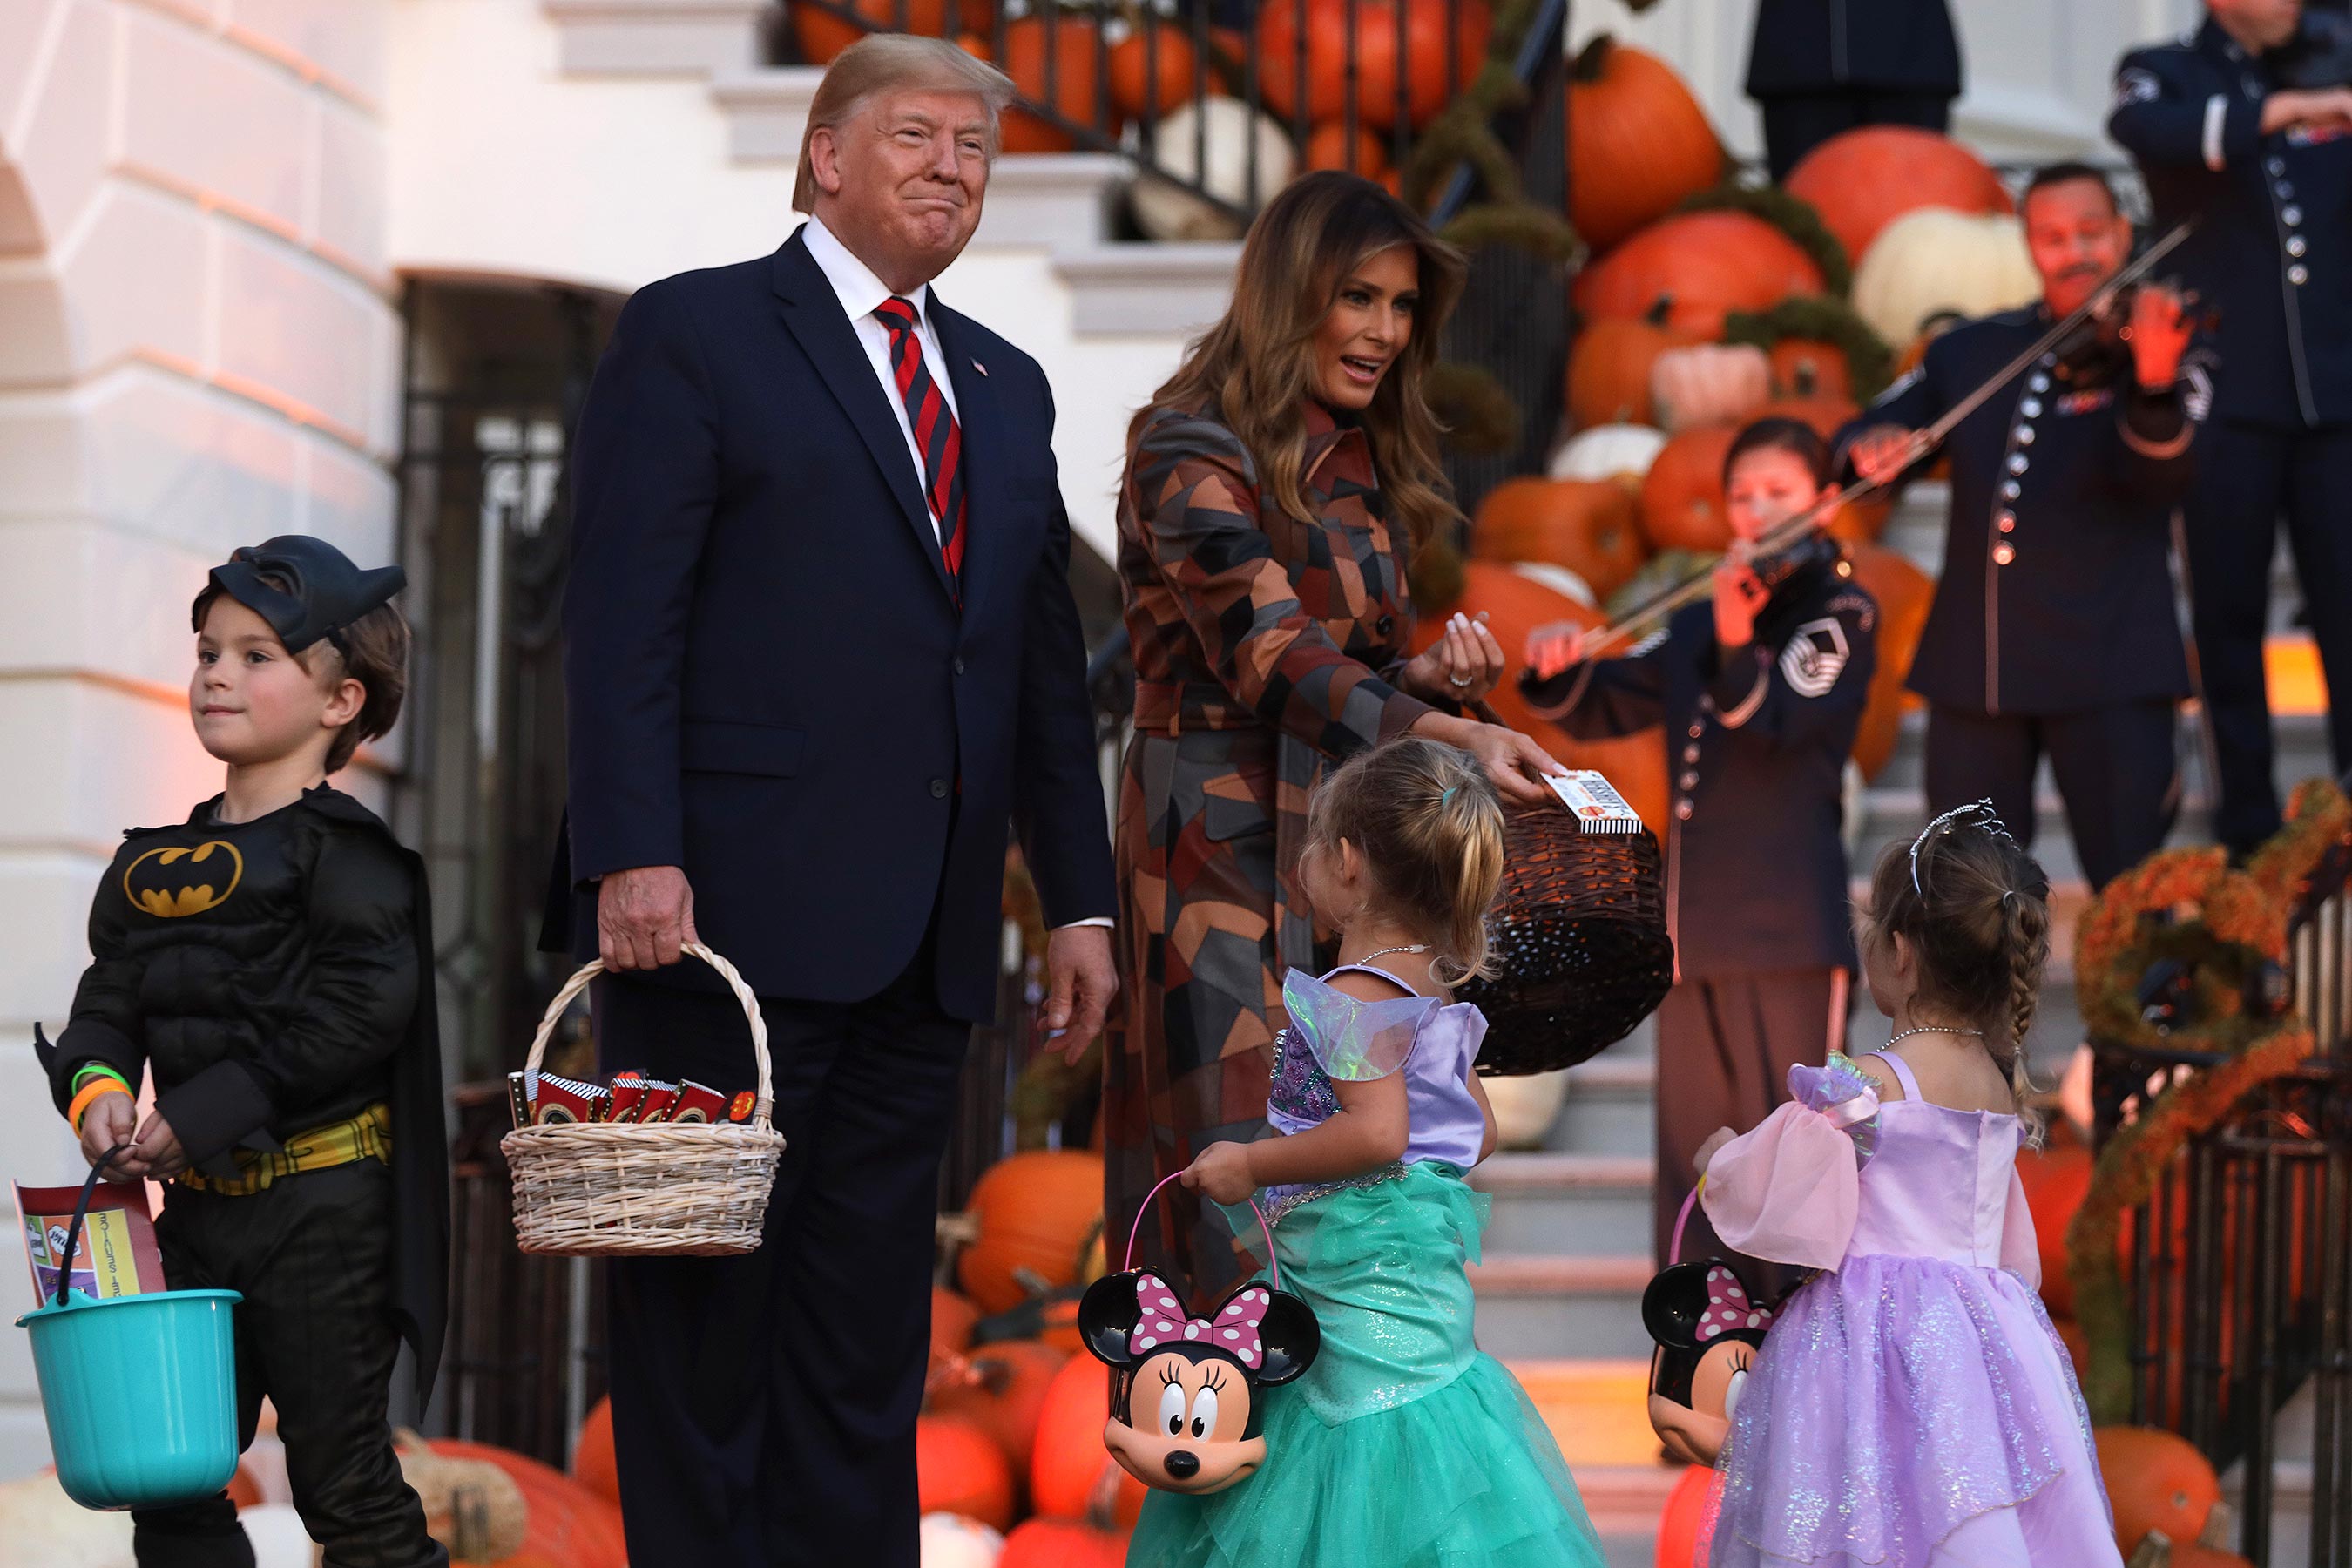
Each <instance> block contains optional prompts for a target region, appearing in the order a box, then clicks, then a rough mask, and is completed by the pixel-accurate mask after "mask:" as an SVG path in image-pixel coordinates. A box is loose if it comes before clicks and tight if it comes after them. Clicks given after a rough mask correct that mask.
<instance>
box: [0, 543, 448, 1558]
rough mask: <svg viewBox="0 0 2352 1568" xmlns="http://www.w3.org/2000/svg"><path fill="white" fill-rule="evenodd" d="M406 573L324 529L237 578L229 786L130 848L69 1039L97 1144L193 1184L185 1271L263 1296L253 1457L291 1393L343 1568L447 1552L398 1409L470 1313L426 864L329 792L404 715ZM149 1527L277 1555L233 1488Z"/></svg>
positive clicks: (107, 901) (67, 1082)
mask: <svg viewBox="0 0 2352 1568" xmlns="http://www.w3.org/2000/svg"><path fill="white" fill-rule="evenodd" d="M403 585H404V577H403V575H402V574H401V572H400V570H399V568H397V567H384V568H382V569H379V570H376V571H372V572H363V571H361V570H360V569H358V568H357V567H355V566H354V565H352V563H351V561H350V560H348V559H347V558H346V557H345V556H344V555H343V554H342V552H340V551H338V550H336V549H335V548H334V547H333V546H332V545H331V544H328V543H326V542H323V541H320V540H317V539H311V538H308V537H303V536H299V535H297V536H288V537H283V538H278V539H273V540H270V541H269V542H267V543H265V544H262V545H259V546H257V547H251V548H247V549H241V550H239V551H237V552H236V554H235V555H233V556H232V557H231V558H230V559H229V561H228V562H227V563H226V564H225V565H222V566H218V567H215V569H214V570H213V573H212V576H211V581H210V582H209V584H207V585H206V587H205V591H204V593H202V594H201V595H198V596H197V598H196V601H195V605H194V622H195V629H196V633H197V639H198V640H197V653H196V671H195V675H194V679H193V680H192V681H191V683H190V686H189V693H188V697H189V707H190V713H191V717H192V719H193V720H194V724H195V728H196V731H197V735H198V738H199V739H200V740H201V741H202V742H204V744H205V749H206V750H207V751H208V752H211V753H212V754H213V755H214V756H215V757H217V758H219V759H220V760H221V761H223V762H224V763H226V764H227V780H226V788H225V789H224V791H223V792H222V793H221V794H220V795H215V796H214V797H213V798H212V799H211V800H208V801H206V802H205V803H204V804H203V805H199V806H197V807H196V808H195V809H194V811H193V812H191V813H190V814H189V816H188V819H187V820H186V821H185V822H184V823H182V824H180V825H179V826H173V827H156V828H133V829H131V831H130V832H129V833H127V834H126V835H125V836H124V842H123V845H122V847H121V850H120V851H119V852H118V853H117V854H116V855H115V858H114V862H113V864H112V865H110V867H108V868H107V871H106V875H105V877H104V878H103V879H101V880H100V884H99V889H98V896H97V899H96V900H95V902H94V903H93V904H92V906H91V909H90V918H89V946H90V952H91V954H92V960H93V961H92V963H90V966H89V969H88V970H87V971H86V972H85V973H83V975H82V979H81V984H80V986H79V989H78V990H77V991H76V993H75V995H74V1006H73V1016H72V1018H71V1020H70V1021H69V1022H68V1024H67V1026H66V1027H65V1030H64V1032H63V1033H62V1034H61V1035H60V1036H59V1037H58V1040H57V1043H56V1045H55V1046H54V1047H50V1046H49V1045H48V1044H47V1042H46V1041H41V1042H40V1045H41V1047H42V1048H41V1057H42V1065H43V1066H44V1068H47V1071H48V1075H49V1081H50V1087H51V1091H52V1093H53V1094H54V1095H55V1097H56V1100H57V1103H58V1110H60V1111H63V1112H65V1113H66V1114H67V1115H68V1118H69V1119H70V1120H71V1121H73V1123H74V1128H75V1131H76V1132H77V1133H78V1134H79V1137H80V1138H81V1141H82V1149H83V1152H84V1153H85V1155H87V1156H88V1157H89V1159H90V1160H91V1161H92V1162H93V1163H95V1162H97V1161H99V1160H100V1159H101V1158H104V1157H105V1156H106V1154H107V1152H108V1151H110V1150H112V1149H115V1148H117V1146H118V1145H128V1147H127V1149H125V1150H124V1151H123V1152H121V1153H119V1154H117V1155H116V1157H115V1158H114V1160H113V1162H112V1163H111V1164H110V1167H109V1170H108V1174H109V1175H110V1176H111V1177H114V1178H116V1179H119V1180H134V1179H137V1178H140V1177H142V1176H143V1177H152V1178H154V1179H157V1180H170V1181H172V1182H173V1185H172V1187H171V1190H170V1192H169V1193H168V1194H167V1195H166V1197H165V1199H164V1204H163V1215H162V1217H161V1218H160V1219H159V1220H158V1221H157V1224H156V1231H157V1235H158V1237H159V1239H160V1241H161V1243H162V1247H163V1271H164V1277H165V1279H166V1281H167V1282H168V1283H169V1284H170V1285H171V1286H172V1287H173V1288H174V1289H192V1288H200V1287H214V1288H226V1289H234V1290H237V1291H241V1292H243V1295H244V1300H242V1301H240V1302H239V1303H238V1304H237V1306H236V1310H235V1321H236V1382H237V1415H238V1424H239V1433H238V1436H239V1440H240V1442H241V1443H250V1442H251V1441H252V1439H253V1433H254V1426H255V1423H256V1420H257V1415H258V1412H259V1409H260V1405H261V1401H262V1399H263V1397H264V1396H265V1395H266V1396H268V1398H269V1399H270V1401H271V1402H272V1403H273V1404H274V1405H276V1407H277V1411H278V1435H279V1436H280V1437H281V1438H283V1440H284V1442H285V1445H286V1464H287V1473H288V1479H289V1481H290V1482H291V1483H292V1488H293V1493H294V1504H295V1507H296V1508H297V1509H298V1510H299V1511H300V1513H301V1516H302V1521H303V1524H304V1526H305V1527H306V1528H307V1529H308V1530H309V1531H310V1536H311V1538H312V1539H313V1540H315V1541H317V1542H319V1543H320V1545H322V1546H323V1547H324V1548H325V1549H326V1551H325V1561H326V1563H327V1564H328V1565H329V1568H423V1565H425V1564H436V1565H438V1564H445V1563H447V1561H448V1556H447V1553H446V1552H445V1551H444V1550H443V1549H442V1548H441V1547H440V1546H438V1545H436V1543H435V1542H434V1541H433V1540H432V1538H431V1537H430V1536H429V1535H428V1534H427V1533H426V1531H425V1511H424V1509H423V1507H422V1506H421V1505H420V1504H419V1502H418V1500H417V1498H416V1494H415V1492H414V1491H413V1490H411V1489H409V1487H408V1485H407V1483H406V1482H405V1481H404V1479H402V1476H401V1471H400V1464H399V1460H398V1458H397V1457H396V1456H395V1454H394V1449H393V1444H392V1434H391V1429H390V1427H389V1426H388V1425H387V1423H386V1419H385V1414H386V1405H387V1401H388V1397H389V1392H390V1384H391V1379H392V1373H393V1365H394V1358H395V1356H396V1355H397V1354H398V1352H399V1349H400V1345H401V1343H402V1342H403V1341H405V1342H406V1343H407V1344H408V1346H409V1348H410V1350H411V1352H412V1353H413V1355H414V1358H415V1369H416V1374H417V1380H418V1386H419V1389H420V1392H429V1391H430V1389H431V1387H432V1384H433V1376H434V1371H435V1366H436V1362H437V1360H438V1359H439V1354H440V1349H441V1338H442V1331H443V1328H444V1325H445V1321H446V1311H447V1307H446V1303H447V1290H446V1284H447V1265H448V1226H449V1199H448V1175H447V1147H446V1137H445V1134H444V1130H443V1121H442V1099H441V1068H440V1040H439V1034H438V1030H437V1027H436V1019H435V1016H434V1005H433V968H432V951H433V950H432V933H431V917H430V913H429V911H428V910H427V908H426V902H425V873H424V865H423V862H422V861H421V860H419V859H418V858H417V857H416V856H415V855H414V854H412V853H411V852H410V851H409V850H407V849H406V848H404V847H402V846H401V845H400V843H399V842H398V841H397V840H396V839H394V837H393V835H392V831H391V829H390V828H388V827H386V826H384V825H383V822H382V821H381V820H379V819H378V818H377V817H376V816H375V815H374V814H373V813H372V812H370V811H369V810H368V809H367V808H366V807H365V806H363V805H361V804H360V803H359V802H358V801H356V800H353V799H352V797H351V796H350V795H344V794H341V793H340V792H339V791H336V790H334V789H331V788H330V787H329V786H328V784H327V782H326V781H327V778H328V775H330V774H331V773H334V772H336V771H337V770H339V769H340V768H341V767H342V765H343V764H344V763H347V762H349V761H350V759H351V756H352V752H354V751H355V750H356V749H357V748H358V746H359V744H360V742H362V741H363V740H367V739H370V738H372V737H373V736H377V735H381V734H383V732H384V731H386V730H387V729H389V728H390V727H391V725H392V721H393V720H394V718H395V717H397V715H398V713H399V709H400V701H401V697H402V694H403V691H404V688H405V684H406V669H405V665H406V658H407V649H408V629H407V626H406V623H405V622H404V621H402V620H401V618H400V613H399V612H398V611H397V610H396V609H394V608H393V606H392V605H391V599H392V596H393V595H394V594H396V593H398V592H399V591H400V589H401V587H402V586H403ZM36 1037H38V1036H37V1032H36ZM150 1072H152V1075H153V1078H154V1089H155V1105H154V1109H153V1110H152V1112H151V1113H150V1114H149V1115H148V1116H147V1117H146V1118H145V1120H144V1121H143V1122H137V1121H135V1118H136V1116H137V1101H136V1100H135V1098H133V1097H134V1096H135V1095H136V1093H137V1089H138V1085H139V1082H140V1079H141V1077H142V1074H145V1073H150ZM133 1519H134V1521H135V1525H136V1530H135V1534H134V1542H135V1550H136V1552H137V1557H138V1561H139V1563H140V1564H141V1568H251V1564H252V1563H253V1561H254V1556H253V1550H252V1547H251V1546H250V1545H249V1544H248V1543H247V1541H246V1538H245V1533H244V1531H243V1530H242V1529H241V1528H240V1527H239V1526H238V1524H237V1520H236V1507H235V1505H234V1504H232V1503H231V1502H230V1501H229V1500H228V1498H227V1496H226V1494H225V1493H224V1494H220V1495H217V1496H215V1497H212V1498H207V1499H204V1500H198V1501H192V1502H189V1503H185V1504H183V1505H180V1506H177V1507H173V1508H167V1509H155V1510H138V1511H136V1512H135V1513H134V1514H133Z"/></svg>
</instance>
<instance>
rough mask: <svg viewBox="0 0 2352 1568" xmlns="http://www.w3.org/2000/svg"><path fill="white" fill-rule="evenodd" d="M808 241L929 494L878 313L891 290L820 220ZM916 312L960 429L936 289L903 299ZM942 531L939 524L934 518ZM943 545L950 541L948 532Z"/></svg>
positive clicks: (928, 362) (919, 336)
mask: <svg viewBox="0 0 2352 1568" xmlns="http://www.w3.org/2000/svg"><path fill="white" fill-rule="evenodd" d="M803 233H804V234H806V236H807V237H808V247H809V255H810V256H811V257H812V258H814V259H815V261H816V265H817V269H818V270H819V271H821V272H823V273H824V278H825V281H826V282H828V283H830V284H832V285H833V293H834V297H835V299H837V300H840V301H841V309H842V313H843V314H845V315H846V316H847V317H848V318H849V324H850V326H851V327H853V328H854V329H856V332H857V341H858V342H859V343H860V344H861V345H862V346H863V347H864V348H865V350H866V362H867V363H870V364H871V365H873V367H874V376H875V379H876V380H877V381H879V382H880V383H881V384H882V395H883V397H884V398H885V399H886V400H887V402H888V403H889V405H890V414H891V416H892V417H893V418H895V419H897V420H898V434H900V435H901V436H904V437H906V438H907V456H908V458H910V459H912V461H913V462H914V465H915V488H916V489H918V490H920V489H924V487H925V485H926V482H927V479H928V476H926V475H925V474H924V472H923V449H922V448H921V447H919V446H917V445H916V444H915V425H914V421H912V420H911V419H908V417H907V400H906V399H905V398H903V397H901V396H899V395H898V376H897V374H895V373H894V372H893V371H892V370H891V369H890V329H889V328H888V327H886V326H884V325H883V324H882V318H881V317H879V316H877V315H876V314H875V313H874V310H875V308H876V307H877V306H878V305H880V304H881V303H882V302H883V301H884V300H887V299H889V298H890V290H889V289H888V288H887V286H885V285H884V283H883V281H882V279H879V278H877V277H875V276H874V269H873V268H870V267H868V266H866V263H864V262H863V261H860V260H858V259H857V258H856V257H855V256H852V255H851V254H850V253H849V247H847V246H845V245H844V244H842V243H841V241H840V240H838V239H836V238H835V237H834V234H833V231H832V230H831V229H829V228H827V227H825V226H824V224H823V223H822V222H820V221H818V220H817V219H816V218H814V217H812V218H810V219H809V220H808V223H807V226H805V228H804V229H803ZM899 297H900V298H901V299H903V300H906V301H907V302H908V304H910V305H912V306H914V307H915V341H916V342H918V343H919V344H921V345H922V350H923V368H924V369H925V370H927V371H929V373H930V377H931V382H932V384H934V385H936V386H937V387H938V388H939V389H940V396H941V397H943V398H945V399H947V405H948V412H949V413H950V415H953V416H955V418H956V422H957V423H958V424H959V425H960V424H961V423H962V421H963V416H962V415H961V413H959V412H958V411H957V408H956V400H955V385H954V382H953V378H952V377H951V376H950V374H948V369H947V357H946V355H945V354H943V353H941V352H940V339H939V334H938V333H937V332H935V331H932V330H931V314H930V302H931V290H930V287H929V285H928V284H926V285H924V286H922V287H920V288H919V289H916V290H915V291H914V292H913V293H911V294H905V295H901V296H899ZM931 526H932V527H934V528H939V527H940V520H939V519H938V518H936V517H934V518H933V519H931ZM940 542H941V543H942V544H944V543H945V542H947V535H946V532H945V531H944V530H942V531H941V532H940Z"/></svg>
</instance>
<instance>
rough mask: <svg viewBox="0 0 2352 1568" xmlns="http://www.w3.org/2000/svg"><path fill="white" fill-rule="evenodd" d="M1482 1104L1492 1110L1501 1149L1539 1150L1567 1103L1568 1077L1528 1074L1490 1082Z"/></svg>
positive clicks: (1561, 1073) (1565, 1074) (1564, 1073)
mask: <svg viewBox="0 0 2352 1568" xmlns="http://www.w3.org/2000/svg"><path fill="white" fill-rule="evenodd" d="M1486 1100H1487V1103H1488V1104H1490V1105H1492V1106H1493V1107H1494V1108H1495V1141H1496V1143H1497V1144H1498V1145H1499V1146H1501V1147H1502V1148H1505V1149H1540V1148H1542V1147H1543V1142H1544V1140H1545V1139H1546V1138H1548V1137H1549V1136H1550V1135H1551V1124H1552V1123H1553V1122H1555V1121H1559V1108H1560V1107H1561V1106H1562V1105H1564V1104H1565V1103H1567V1100H1568V1073H1567V1071H1566V1070H1565V1069H1562V1070H1561V1071H1559V1072H1539V1073H1531V1074H1529V1075H1528V1076H1527V1077H1525V1078H1490V1079H1487V1080H1486Z"/></svg>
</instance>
